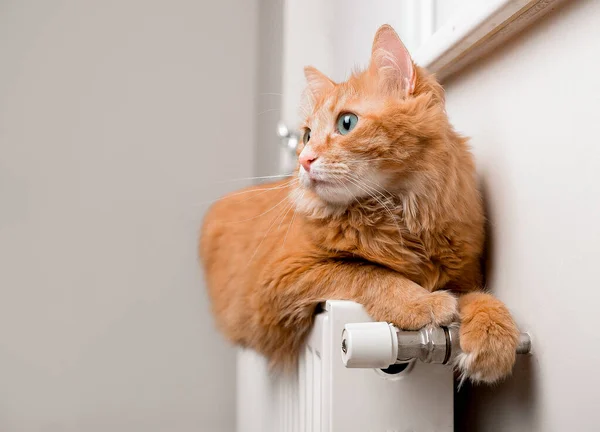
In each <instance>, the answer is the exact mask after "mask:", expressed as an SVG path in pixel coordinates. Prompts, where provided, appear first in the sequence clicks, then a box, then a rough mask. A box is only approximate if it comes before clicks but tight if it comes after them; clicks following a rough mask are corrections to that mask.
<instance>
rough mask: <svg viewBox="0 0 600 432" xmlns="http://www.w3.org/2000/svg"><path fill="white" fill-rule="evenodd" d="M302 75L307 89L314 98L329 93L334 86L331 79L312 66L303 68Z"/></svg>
mask: <svg viewBox="0 0 600 432" xmlns="http://www.w3.org/2000/svg"><path fill="white" fill-rule="evenodd" d="M304 76H305V77H306V83H307V84H308V90H310V93H311V94H312V96H313V98H315V99H316V98H319V97H321V96H323V95H325V94H326V93H329V92H330V91H331V90H333V88H334V87H335V83H334V82H333V81H332V80H330V79H329V78H328V77H327V76H326V75H325V74H324V73H322V72H320V71H319V70H317V69H316V68H314V67H312V66H306V67H305V68H304Z"/></svg>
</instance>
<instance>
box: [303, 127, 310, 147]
mask: <svg viewBox="0 0 600 432" xmlns="http://www.w3.org/2000/svg"><path fill="white" fill-rule="evenodd" d="M309 141H310V129H306V131H304V136H303V137H302V142H303V143H304V144H306V143H307V142H309Z"/></svg>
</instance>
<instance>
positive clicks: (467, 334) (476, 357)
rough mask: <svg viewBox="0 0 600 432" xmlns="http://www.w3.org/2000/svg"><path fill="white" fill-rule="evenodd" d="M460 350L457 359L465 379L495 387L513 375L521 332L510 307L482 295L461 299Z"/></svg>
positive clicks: (473, 294) (488, 295)
mask: <svg viewBox="0 0 600 432" xmlns="http://www.w3.org/2000/svg"><path fill="white" fill-rule="evenodd" d="M458 301H459V310H460V317H461V325H460V347H461V350H462V351H463V352H462V353H461V354H460V355H459V356H458V357H457V359H456V366H457V368H458V370H459V371H460V372H461V375H462V378H463V379H464V378H469V379H470V380H471V381H473V382H486V383H493V382H496V381H498V380H500V379H501V378H504V377H506V376H507V375H510V373H511V371H512V368H513V365H514V363H515V358H516V348H517V345H518V343H519V329H518V328H517V326H516V324H515V322H514V321H513V319H512V317H511V315H510V312H509V311H508V309H507V307H506V306H505V305H504V304H503V303H502V302H501V301H500V300H498V299H497V298H495V297H494V296H492V295H491V294H487V293H484V292H481V291H476V292H471V293H468V294H464V295H462V296H460V298H459V300H458Z"/></svg>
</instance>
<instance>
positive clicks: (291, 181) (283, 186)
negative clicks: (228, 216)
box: [197, 178, 299, 205]
mask: <svg viewBox="0 0 600 432" xmlns="http://www.w3.org/2000/svg"><path fill="white" fill-rule="evenodd" d="M295 181H296V182H297V181H299V180H298V178H293V179H291V180H288V181H287V182H286V183H283V184H281V185H279V186H274V187H271V188H257V189H249V190H245V191H241V192H236V193H232V194H229V195H225V196H224V197H221V198H217V199H216V200H212V201H203V202H199V203H197V205H210V204H214V203H216V202H219V201H222V200H224V199H228V198H230V197H234V196H238V195H244V194H247V193H251V192H260V193H257V194H256V195H253V196H251V197H250V198H248V199H252V198H255V197H257V196H259V195H262V194H263V193H266V192H269V191H272V190H278V189H285V188H286V187H288V186H290V185H291V184H293V183H294V182H295ZM245 201H247V200H243V201H240V202H245Z"/></svg>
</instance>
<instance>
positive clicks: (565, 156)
mask: <svg viewBox="0 0 600 432" xmlns="http://www.w3.org/2000/svg"><path fill="white" fill-rule="evenodd" d="M598 22H600V2H598V1H597V0H579V1H571V2H568V4H566V5H565V6H564V7H562V8H560V9H558V10H556V11H555V12H553V13H551V14H550V16H549V17H547V18H546V19H544V20H543V21H542V22H540V23H538V24H536V25H534V27H533V28H531V29H530V30H529V31H527V32H526V33H525V34H523V35H521V36H519V37H517V38H516V39H515V40H513V41H512V42H510V43H508V44H507V45H506V46H505V47H503V48H502V49H499V50H498V51H496V52H494V53H493V54H492V55H491V56H489V57H488V58H486V59H484V60H482V61H480V62H478V63H477V64H475V65H474V66H473V67H470V68H469V69H468V70H466V71H464V72H462V73H460V75H459V76H457V77H456V78H454V79H452V80H451V81H449V82H447V83H446V90H447V98H448V112H449V114H450V117H451V119H452V121H453V122H454V123H455V125H456V126H457V128H458V129H459V130H461V131H464V132H465V133H466V134H469V135H471V136H472V137H473V140H472V144H473V147H474V150H475V154H476V155H477V161H478V165H479V172H480V174H481V177H482V183H483V187H484V191H485V195H486V198H487V205H488V215H489V218H490V226H491V229H490V231H491V247H490V252H491V259H492V263H493V267H492V268H491V271H490V273H489V275H488V276H489V287H490V288H491V289H492V291H493V292H495V293H496V294H497V295H498V296H499V297H500V298H501V299H502V300H504V301H505V302H506V303H507V304H508V305H509V307H510V308H511V309H512V311H513V312H514V315H515V317H516V319H517V321H518V323H519V324H520V325H521V326H522V328H523V329H524V330H530V331H531V334H532V336H533V346H534V351H535V355H534V356H533V357H531V358H529V359H527V360H525V359H521V361H520V362H519V364H518V365H517V369H516V371H515V374H514V377H513V378H512V379H511V380H509V381H507V382H506V383H504V384H502V385H500V386H498V387H495V388H484V387H482V388H477V389H467V390H466V391H463V392H461V393H459V402H460V405H461V411H460V414H459V416H460V417H461V422H460V424H461V427H462V428H461V429H457V430H468V431H485V432H494V431H508V432H521V431H522V432H530V431H531V432H553V431H556V432H562V431H596V430H600V417H599V416H598V397H597V390H598V388H599V387H600V376H599V375H598V365H599V364H600V349H599V346H600V345H599V341H600V337H599V334H600V333H599V332H598V311H599V307H600V306H599V305H600V291H599V290H598V257H599V256H600V255H599V245H600V226H599V224H598V223H599V221H600V169H599V166H600V141H599V139H600V138H599V137H600V110H599V108H598V107H599V106H600V80H599V79H598V77H600V58H599V57H598V56H597V50H598V45H597V41H598V40H600V26H599V25H598Z"/></svg>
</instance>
